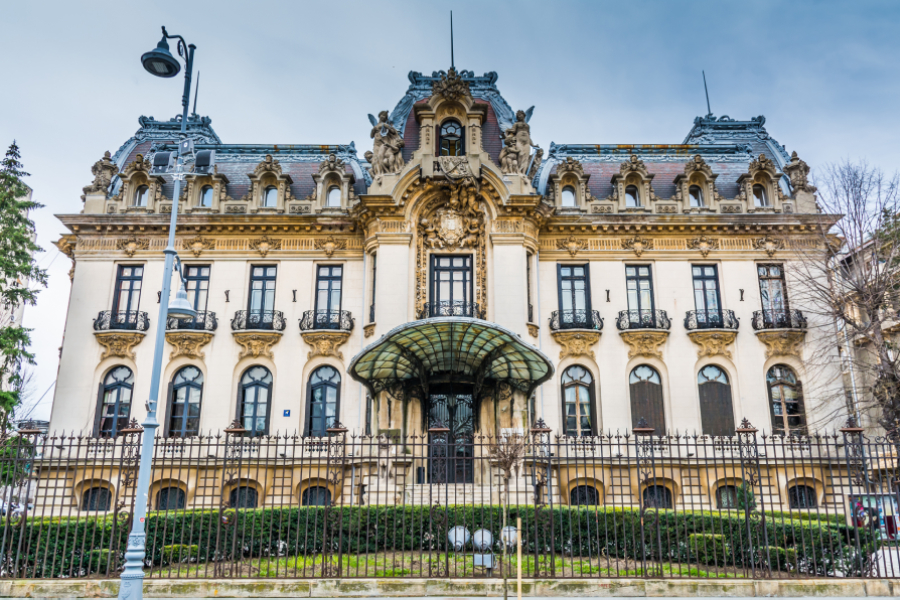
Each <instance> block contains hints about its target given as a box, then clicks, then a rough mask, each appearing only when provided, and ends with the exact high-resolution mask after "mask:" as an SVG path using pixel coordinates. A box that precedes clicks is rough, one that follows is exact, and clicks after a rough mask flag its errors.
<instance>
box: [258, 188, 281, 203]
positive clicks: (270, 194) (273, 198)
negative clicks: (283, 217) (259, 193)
mask: <svg viewBox="0 0 900 600" xmlns="http://www.w3.org/2000/svg"><path fill="white" fill-rule="evenodd" d="M262 205H263V206H264V207H265V208H275V207H276V206H278V188H277V187H275V186H274V185H270V186H269V187H267V188H266V189H265V191H264V192H263V203H262Z"/></svg>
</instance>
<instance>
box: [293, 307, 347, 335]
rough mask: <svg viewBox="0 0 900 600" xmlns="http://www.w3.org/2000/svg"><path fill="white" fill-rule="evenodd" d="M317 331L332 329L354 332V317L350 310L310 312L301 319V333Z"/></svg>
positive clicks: (305, 313)
mask: <svg viewBox="0 0 900 600" xmlns="http://www.w3.org/2000/svg"><path fill="white" fill-rule="evenodd" d="M316 329H332V330H335V331H352V330H353V316H352V315H351V314H350V311H349V310H308V311H306V312H304V313H303V318H302V319H300V331H314V330H316Z"/></svg>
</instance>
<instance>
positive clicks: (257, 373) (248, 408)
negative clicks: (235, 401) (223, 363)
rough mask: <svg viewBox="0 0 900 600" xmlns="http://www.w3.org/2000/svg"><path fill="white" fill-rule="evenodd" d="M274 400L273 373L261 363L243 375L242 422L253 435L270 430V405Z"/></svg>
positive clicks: (262, 433) (263, 433) (264, 433)
mask: <svg viewBox="0 0 900 600" xmlns="http://www.w3.org/2000/svg"><path fill="white" fill-rule="evenodd" d="M271 402H272V373H270V372H269V370H268V369H267V368H265V367H261V366H259V365H257V366H255V367H250V368H249V369H247V370H246V371H244V376H243V377H241V403H240V409H241V412H240V419H241V424H242V425H243V426H244V429H246V430H247V431H248V432H249V435H251V436H257V435H266V434H267V433H268V432H269V412H270V407H269V405H270V404H271Z"/></svg>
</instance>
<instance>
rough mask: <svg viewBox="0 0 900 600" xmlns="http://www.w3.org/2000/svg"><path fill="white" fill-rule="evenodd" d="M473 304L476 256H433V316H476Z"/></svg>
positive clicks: (431, 314) (430, 310)
mask: <svg viewBox="0 0 900 600" xmlns="http://www.w3.org/2000/svg"><path fill="white" fill-rule="evenodd" d="M473 309H474V305H473V304H472V255H470V254H466V255H454V256H441V255H436V254H432V255H431V305H430V306H429V316H430V317H440V316H447V317H471V316H475V311H474V310H473Z"/></svg>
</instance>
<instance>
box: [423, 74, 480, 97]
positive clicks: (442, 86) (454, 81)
mask: <svg viewBox="0 0 900 600" xmlns="http://www.w3.org/2000/svg"><path fill="white" fill-rule="evenodd" d="M431 95H432V96H441V97H443V98H446V99H447V100H452V101H454V102H459V101H460V100H463V99H465V98H471V97H472V92H471V91H469V84H468V83H467V82H466V81H465V80H464V79H463V78H462V77H460V75H459V73H457V71H456V69H455V68H453V67H450V70H449V71H447V74H446V75H444V74H441V78H440V79H438V80H436V81H435V82H434V83H432V84H431Z"/></svg>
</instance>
